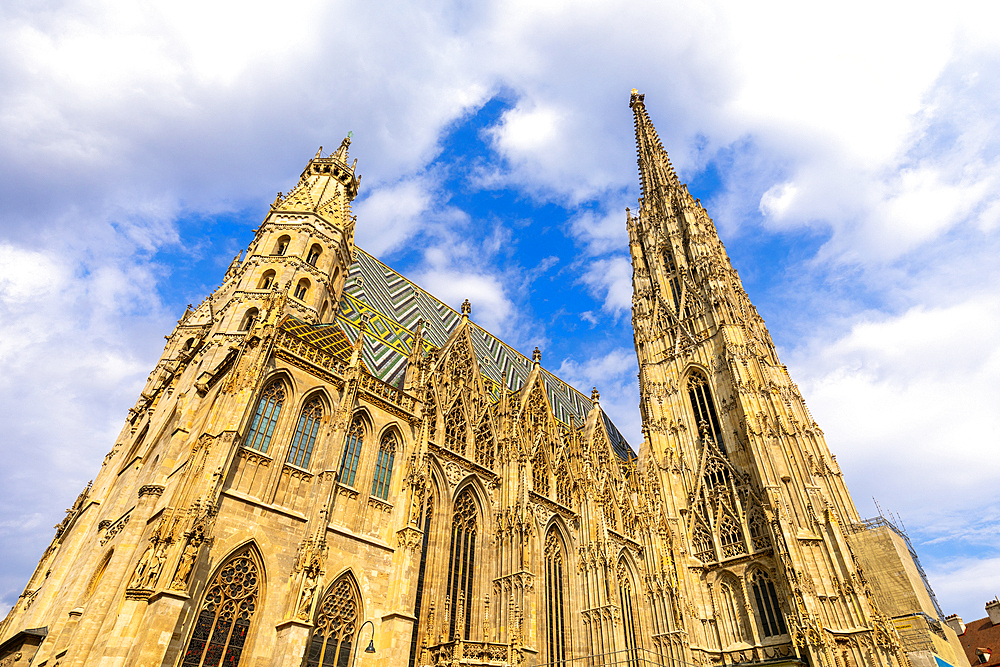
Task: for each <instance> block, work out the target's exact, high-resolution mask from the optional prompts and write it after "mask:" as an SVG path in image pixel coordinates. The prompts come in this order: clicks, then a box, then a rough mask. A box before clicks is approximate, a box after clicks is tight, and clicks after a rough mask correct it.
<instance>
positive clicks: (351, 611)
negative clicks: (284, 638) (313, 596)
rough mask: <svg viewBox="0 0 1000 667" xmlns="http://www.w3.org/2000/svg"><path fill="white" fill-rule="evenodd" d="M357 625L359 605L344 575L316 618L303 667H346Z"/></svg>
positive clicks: (327, 597) (349, 581) (329, 594)
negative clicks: (304, 666)
mask: <svg viewBox="0 0 1000 667" xmlns="http://www.w3.org/2000/svg"><path fill="white" fill-rule="evenodd" d="M357 625H358V601H357V598H356V597H355V594H354V586H352V585H351V580H350V578H349V577H348V576H347V575H346V574H345V575H343V576H341V577H340V578H339V579H337V581H335V582H333V586H331V587H330V592H329V593H327V594H326V597H325V598H323V603H322V604H321V605H320V607H319V613H317V615H316V629H315V630H313V633H312V637H310V639H309V649H308V651H307V653H306V667H348V665H349V664H350V662H351V646H352V645H353V644H354V631H355V629H356V628H357Z"/></svg>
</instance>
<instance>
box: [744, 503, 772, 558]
mask: <svg viewBox="0 0 1000 667" xmlns="http://www.w3.org/2000/svg"><path fill="white" fill-rule="evenodd" d="M747 524H748V528H750V539H751V540H752V541H753V550H754V551H760V550H761V549H767V548H768V547H769V546H771V540H770V539H769V538H768V536H767V524H766V523H765V522H764V516H763V515H762V514H761V512H760V510H759V509H757V510H753V511H751V512H750V520H749V521H748V522H747Z"/></svg>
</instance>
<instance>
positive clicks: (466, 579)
mask: <svg viewBox="0 0 1000 667" xmlns="http://www.w3.org/2000/svg"><path fill="white" fill-rule="evenodd" d="M476 515H477V511H476V501H475V500H474V499H473V498H472V493H471V492H470V491H469V489H465V490H464V491H462V492H461V493H460V494H458V498H457V499H456V500H455V512H454V514H453V515H452V520H451V551H450V554H451V555H450V556H449V558H448V597H447V598H446V600H445V604H446V605H448V607H449V609H450V610H451V621H450V625H449V627H448V639H449V641H451V640H452V639H455V638H457V637H461V638H462V639H469V631H470V630H471V629H472V605H473V597H472V577H473V573H474V572H475V564H476ZM456 630H457V632H456Z"/></svg>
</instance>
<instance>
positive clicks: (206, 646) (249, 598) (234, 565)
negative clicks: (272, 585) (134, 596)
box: [181, 546, 262, 667]
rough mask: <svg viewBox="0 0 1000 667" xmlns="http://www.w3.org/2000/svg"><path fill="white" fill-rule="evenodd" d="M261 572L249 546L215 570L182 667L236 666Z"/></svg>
mask: <svg viewBox="0 0 1000 667" xmlns="http://www.w3.org/2000/svg"><path fill="white" fill-rule="evenodd" d="M261 571H262V568H261V567H260V566H259V564H258V562H257V556H256V554H255V553H254V549H253V548H252V547H249V546H248V547H245V548H244V549H243V550H242V551H240V552H239V553H238V554H236V555H234V556H232V557H230V558H229V560H227V561H226V563H225V564H224V565H223V566H222V567H221V568H219V571H218V572H217V573H216V574H215V578H214V579H213V580H212V583H211V584H209V586H208V589H207V590H206V592H205V599H204V601H203V602H202V604H201V611H199V612H198V618H197V620H196V621H195V626H194V632H193V633H192V634H191V640H190V641H189V642H188V646H187V650H186V651H184V661H183V662H182V663H181V665H182V667H202V666H204V667H216V666H217V665H220V664H221V665H226V666H230V665H231V666H233V667H235V666H236V665H238V664H239V662H240V655H241V654H242V653H243V648H244V644H245V643H246V640H247V635H248V634H249V632H250V624H251V622H252V621H253V616H254V613H255V612H256V611H257V607H258V606H259V605H260V582H261Z"/></svg>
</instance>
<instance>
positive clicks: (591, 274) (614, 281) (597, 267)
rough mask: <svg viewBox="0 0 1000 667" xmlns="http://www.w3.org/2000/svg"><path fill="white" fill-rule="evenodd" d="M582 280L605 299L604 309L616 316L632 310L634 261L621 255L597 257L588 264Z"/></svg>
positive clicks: (581, 276) (593, 291)
mask: <svg viewBox="0 0 1000 667" xmlns="http://www.w3.org/2000/svg"><path fill="white" fill-rule="evenodd" d="M580 281H581V282H582V283H583V284H585V285H586V286H587V288H588V289H589V290H590V292H591V293H592V294H593V295H594V296H595V297H596V298H599V299H603V300H604V304H603V306H602V308H601V309H602V310H603V311H604V312H606V313H609V314H611V315H612V316H614V317H615V318H618V317H620V316H621V315H623V314H625V313H630V312H631V310H632V262H631V261H630V260H629V259H628V258H626V257H623V256H621V255H612V256H610V257H607V258H603V259H596V260H594V261H592V262H590V263H589V264H587V265H586V268H585V269H584V270H583V272H582V273H581V275H580Z"/></svg>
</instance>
